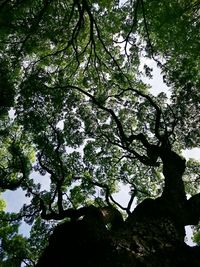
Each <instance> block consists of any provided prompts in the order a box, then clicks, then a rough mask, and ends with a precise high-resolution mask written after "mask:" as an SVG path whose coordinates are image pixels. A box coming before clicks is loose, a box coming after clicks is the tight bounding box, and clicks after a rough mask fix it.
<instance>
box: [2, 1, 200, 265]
mask: <svg viewBox="0 0 200 267" xmlns="http://www.w3.org/2000/svg"><path fill="white" fill-rule="evenodd" d="M199 7H200V2H199V1H198V0H191V1H187V0H180V1H178V0H170V1H167V0H163V1H156V0H152V1H147V0H127V1H118V0H110V1H105V0H99V1H95V0H69V1H65V0H32V1H28V0H20V1H18V0H3V1H1V2H0V158H1V161H0V188H1V192H4V191H5V190H17V189H18V188H21V189H22V190H24V192H25V194H26V196H27V203H24V206H23V207H22V208H21V210H20V212H19V213H18V214H7V213H6V212H5V211H4V210H3V207H2V209H1V210H2V211H1V225H0V238H1V251H0V256H1V258H0V260H1V263H0V264H1V266H15V267H17V266H20V265H21V263H22V262H24V264H26V265H27V266H35V264H36V262H37V261H38V258H39V257H40V256H41V252H42V249H43V248H44V247H45V246H46V244H47V243H48V237H49V236H50V234H51V233H52V231H53V229H54V228H55V225H57V224H58V223H60V222H67V223H68V224H69V225H70V227H71V228H70V229H71V230H67V232H66V234H67V235H68V236H69V240H71V241H70V242H74V241H73V238H71V237H70V231H73V229H79V230H80V235H79V237H80V236H81V237H82V238H85V237H84V235H82V234H81V233H82V232H83V231H82V230H83V229H82V228H81V227H82V226H80V225H79V222H80V221H81V219H80V218H82V217H83V221H84V218H85V221H87V219H88V218H89V217H90V215H88V214H90V213H91V211H93V210H95V212H96V215H95V216H96V218H97V217H98V216H99V213H98V212H99V211H100V210H101V215H102V214H103V215H105V214H108V213H109V212H110V211H109V212H108V208H110V209H111V210H112V212H114V214H115V215H114V217H115V218H116V217H117V218H118V223H117V224H119V221H120V222H121V224H123V227H122V228H121V229H124V225H126V229H129V234H130V233H132V236H136V233H135V232H134V231H135V230H133V229H132V228H133V225H135V229H137V227H138V226H137V224H138V223H139V224H140V225H141V224H143V225H144V224H146V225H148V223H149V224H150V225H153V226H152V235H155V236H156V238H157V240H159V242H158V243H159V244H162V245H163V244H165V245H163V247H165V248H166V247H167V245H166V243H167V244H169V240H170V239H171V237H172V235H173V236H174V240H175V241H176V242H178V241H180V240H181V241H180V242H184V236H185V235H184V233H183V231H184V226H186V225H196V226H197V225H198V222H199V217H200V212H199V210H200V209H199V204H200V195H199V194H200V193H199V186H200V184H199V183H200V182H199V181H200V179H199V170H200V164H199V162H198V161H195V160H193V159H191V160H189V161H187V162H186V161H185V160H184V158H183V157H182V151H183V150H184V149H192V148H196V147H197V148H198V147H199V146H200V135H199V127H200V116H199V107H200V106H199V105H200V93H199V85H200V72H199V65H200V58H199V48H200V43H199V42H200V41H199V40H200V32H199V26H200V25H199V24H200V20H199ZM153 63H156V65H157V68H159V69H160V70H161V72H162V75H163V82H164V83H165V84H166V85H168V88H169V94H166V92H162V91H161V92H160V93H159V94H158V95H155V94H154V93H153V90H152V88H151V86H150V85H149V84H147V83H145V82H144V78H145V77H147V78H148V79H149V80H150V79H152V78H153V77H152V73H153V69H152V68H153V67H152V66H153ZM154 65H155V64H154ZM158 86H160V85H159V84H158ZM169 95H170V96H169ZM36 176H37V179H36V178H35V177H36ZM47 179H48V182H46V181H47ZM122 186H126V187H127V188H129V195H130V198H129V201H128V202H127V203H126V205H124V204H121V203H118V202H117V201H116V199H115V198H114V195H113V194H114V193H116V192H118V191H119V190H120V189H121V187H122ZM149 201H150V202H149ZM152 201H155V202H152ZM2 203H3V202H2ZM133 203H136V204H137V205H138V206H137V207H136V209H135V210H134V211H133V208H134V204H133ZM153 203H156V204H153ZM1 206H3V204H2V205H1ZM143 207H145V208H143ZM141 210H142V211H141ZM148 210H149V211H148ZM97 211H98V212H97ZM120 213H121V214H122V217H123V219H122V218H121V217H120V215H119V214H120ZM158 214H159V216H158ZM145 216H146V217H147V218H148V219H146V220H148V221H145V220H144V218H145ZM164 217H165V218H167V219H166V220H163V219H161V218H164ZM119 218H120V219H119ZM169 218H170V219H169ZM22 219H23V220H25V221H26V222H27V223H29V224H30V225H32V229H31V233H30V238H28V237H27V238H24V237H22V236H21V235H19V234H18V230H17V229H18V226H19V223H20V220H22ZM121 220H122V221H121ZM159 220H160V221H162V222H163V226H160V228H159V229H158V228H156V227H154V224H156V225H158V224H160V221H159ZM169 221H170V223H169ZM84 223H85V222H84ZM76 224H77V227H78V228H76ZM104 224H105V225H106V227H107V228H106V229H110V228H111V230H112V228H114V220H113V219H108V221H107V222H104ZM169 224H170V225H171V226H172V225H173V227H172V228H173V230H172V232H170V233H168V232H167V230H166V229H167V228H166V225H169ZM93 225H94V226H95V227H96V228H95V227H93V228H92V227H91V225H90V227H91V229H100V230H99V231H100V232H101V233H105V230H102V229H103V228H98V227H100V226H97V224H95V222H94V221H93ZM110 225H111V226H110ZM74 227H75V228H74ZM84 227H85V226H84ZM109 227H110V228H109ZM118 227H119V225H118ZM161 228H162V229H161ZM55 229H57V228H55ZM58 229H59V228H58ZM81 229H82V230H81ZM87 229H88V228H87ZM140 229H141V228H140ZM142 229H143V230H141V231H143V232H141V233H140V234H141V235H142V236H145V234H144V232H145V231H147V228H145V227H144V228H142ZM145 229H146V230H145ZM63 231H64V230H63ZM91 231H92V230H91ZM95 231H96V230H95ZM126 231H127V232H128V230H123V231H122V230H121V233H123V234H122V236H121V237H119V232H117V234H115V238H114V239H115V242H116V243H117V244H118V250H119V251H120V252H118V254H115V253H114V252H113V253H114V254H112V255H115V256H116V255H118V256H116V258H117V259H118V260H119V262H120V260H121V258H122V259H123V262H124V264H125V265H122V264H121V265H119V266H130V265H129V260H130V262H131V264H135V265H133V266H158V265H155V262H154V261H155V258H154V256H152V254H151V257H153V258H150V259H151V262H152V265H137V264H139V263H138V262H136V261H135V259H134V260H133V261H132V258H131V256H130V255H129V254H127V253H128V252H127V250H125V246H126V244H129V245H130V244H132V243H131V242H133V240H132V239H131V240H130V238H128V234H127V232H126ZM159 231H160V233H163V232H162V231H164V232H165V233H166V240H167V241H164V240H163V239H162V238H161V234H160V235H156V234H155V233H158V232H159ZM173 231H174V232H176V235H175V234H174V232H173ZM55 232H56V231H55ZM57 232H59V230H58V231H57ZM53 236H54V235H53ZM81 237H80V238H81ZM70 238H71V239H70ZM95 238H96V239H97V240H98V239H99V235H98V233H96V235H95ZM137 238H138V239H137V242H136V241H134V242H136V243H137V246H139V252H137V253H136V249H134V248H133V247H131V245H130V248H129V250H130V251H134V253H135V254H137V258H138V257H139V262H140V258H141V259H142V260H141V262H143V261H144V257H147V255H149V254H148V253H149V252H147V250H146V248H145V245H144V244H143V242H145V243H146V246H148V247H149V251H150V247H151V246H152V251H154V252H155V251H156V253H157V251H159V253H160V249H161V245H158V244H157V245H156V246H155V247H154V244H153V241H152V236H151V238H150V237H149V239H148V238H147V239H148V240H147V239H146V240H145V241H141V238H139V237H137ZM122 239H123V240H126V242H125V241H122ZM133 239H134V238H133ZM52 240H53V239H52ZM116 240H117V241H116ZM119 240H120V241H119ZM138 240H139V241H138ZM198 240H199V234H198V226H197V234H196V242H198ZM154 241H155V240H154ZM175 241H173V242H175ZM51 242H53V241H50V244H51ZM88 242H89V241H88ZM104 242H106V246H107V250H108V251H111V250H112V251H113V247H112V249H111V245H110V243H109V242H110V240H107V239H106V237H105V239H104ZM113 242H114V241H113ZM123 242H125V243H126V244H125V243H123ZM134 242H133V243H134ZM156 242H157V241H156ZM136 243H134V244H136ZM119 244H120V245H119ZM138 244H139V245H138ZM141 244H143V245H141ZM170 244H171V243H170ZM181 244H182V243H181ZM78 245H80V244H79V243H78ZM122 245H123V249H122ZM68 246H69V245H68ZM112 246H114V245H112ZM120 246H121V247H120ZM173 246H174V243H173ZM13 247H14V249H13ZM114 247H115V246H114ZM158 247H159V249H158ZM163 247H162V248H163ZM80 248H81V249H80V250H82V251H84V250H83V247H81V245H80ZM68 249H69V251H70V246H69V247H68ZM101 249H103V246H101V245H100V246H99V247H98V250H99V251H101ZM152 251H151V253H153V252H152ZM104 252H105V251H104ZM50 253H51V252H50ZM106 253H107V252H105V255H106V257H107V256H108V255H107V254H106ZM120 253H121V254H120ZM192 253H193V252H192ZM82 254H84V252H82ZM135 254H134V255H135ZM94 255H96V254H95V253H94ZM159 255H161V253H160V254H159ZM195 255H196V254H195ZM90 256H91V255H90ZM91 257H92V256H91ZM155 257H156V256H155ZM125 258H126V259H127V263H126V261H125ZM145 259H146V258H145ZM113 261H114V260H113ZM133 262H134V263H133ZM141 262H140V263H141ZM153 262H154V265H153ZM186 262H187V261H186ZM143 263H144V262H143ZM91 264H93V262H92V263H91ZM106 264H107V265H105V264H104V265H101V264H100V265H98V266H118V265H116V263H115V262H114V263H112V264H111V263H110V262H109V261H107V263H106ZM109 264H110V265H109ZM38 266H39V265H38ZM41 266H45V265H41ZM61 266H62V265H61V264H60V266H58V267H61ZM74 266H76V265H74ZM83 266H85V265H83ZM86 266H94V264H93V265H89V264H88V265H86ZM96 266H97V265H96ZM166 266H167V265H166ZM177 266H179V265H177ZM194 266H199V265H194Z"/></svg>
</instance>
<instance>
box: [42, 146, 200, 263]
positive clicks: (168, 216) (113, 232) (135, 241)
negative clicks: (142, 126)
mask: <svg viewBox="0 0 200 267" xmlns="http://www.w3.org/2000/svg"><path fill="white" fill-rule="evenodd" d="M160 157H161V159H162V161H163V174H164V177H165V187H164V189H163V194H162V196H161V197H160V198H157V199H155V200H153V199H145V200H144V201H143V202H142V203H140V204H139V205H138V206H137V207H136V208H135V210H134V211H133V213H132V214H131V215H130V216H129V217H128V218H127V219H126V220H125V221H124V222H122V221H120V223H119V224H118V227H116V224H115V228H114V229H113V228H112V227H111V228H108V227H107V225H105V221H103V219H102V218H103V217H101V216H97V213H94V214H93V215H92V213H90V214H89V215H88V214H87V215H85V216H84V217H83V219H82V220H77V221H74V222H72V221H71V222H66V223H63V224H61V225H58V226H57V227H56V228H55V231H54V233H53V235H52V236H51V237H50V242H49V245H48V247H47V248H46V249H45V251H44V253H43V255H42V256H41V258H40V260H39V262H38V264H37V267H45V266H46V267H55V266H56V267H67V266H77V267H78V266H82V267H129V266H130V267H134V266H135V267H142V266H143V267H161V266H162V267H163V266H165V267H183V266H192V267H195V266H196V267H197V266H200V249H199V247H189V246H187V245H186V244H185V243H184V237H185V231H184V226H185V225H186V223H187V222H189V221H190V218H191V221H192V220H193V221H194V217H195V215H194V211H195V208H196V205H197V204H198V203H200V201H199V199H200V197H199V196H197V197H196V198H195V197H193V198H191V199H190V200H186V195H185V190H184V184H183V181H182V175H183V173H184V170H185V160H183V159H182V158H181V157H180V156H178V155H177V154H176V153H174V152H173V151H171V150H170V149H169V150H165V151H162V150H161V152H160ZM191 209H192V210H193V212H191ZM192 216H193V217H192ZM198 218H199V213H198V216H197V217H195V222H196V221H198ZM111 224H112V222H111Z"/></svg>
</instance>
